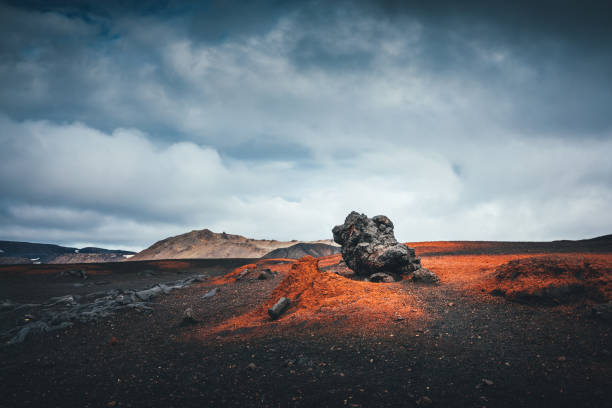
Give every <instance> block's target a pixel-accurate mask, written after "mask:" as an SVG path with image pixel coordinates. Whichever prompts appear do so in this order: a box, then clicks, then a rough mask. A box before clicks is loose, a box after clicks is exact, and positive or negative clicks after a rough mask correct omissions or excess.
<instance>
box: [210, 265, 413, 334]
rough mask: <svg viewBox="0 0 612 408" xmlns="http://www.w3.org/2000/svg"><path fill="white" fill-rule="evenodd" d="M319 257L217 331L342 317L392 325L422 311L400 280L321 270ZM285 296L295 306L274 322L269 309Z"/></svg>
mask: <svg viewBox="0 0 612 408" xmlns="http://www.w3.org/2000/svg"><path fill="white" fill-rule="evenodd" d="M319 261H320V260H319V259H315V258H312V257H310V256H306V257H304V258H302V259H300V260H299V261H298V262H297V263H296V264H294V265H293V266H292V267H291V270H290V271H289V273H288V274H287V276H286V277H285V278H284V279H283V281H281V283H280V284H279V285H278V286H277V287H276V289H275V290H274V292H273V293H272V295H271V296H270V299H269V300H268V301H267V302H266V303H264V304H263V305H261V306H260V307H258V308H257V309H256V310H254V311H252V312H250V313H246V314H244V315H241V316H237V317H235V318H232V319H230V320H228V321H226V322H224V323H222V324H220V325H219V326H217V327H215V328H214V329H213V330H212V333H218V332H221V331H226V330H230V331H234V330H237V329H243V328H261V329H262V330H264V331H265V330H266V329H267V328H270V327H274V326H278V325H281V326H282V325H295V324H298V325H299V324H305V325H313V324H326V323H332V322H333V323H334V324H337V323H338V322H339V321H343V322H344V324H345V327H346V328H350V329H355V328H358V329H359V330H365V329H374V328H376V327H378V326H381V325H388V324H389V323H390V322H391V321H392V320H393V319H396V318H415V317H418V316H421V315H422V313H423V311H422V309H421V308H420V307H419V306H418V304H417V302H416V300H415V299H414V298H413V297H411V296H409V295H408V294H407V293H405V292H404V291H403V290H402V286H401V284H400V283H395V284H377V283H370V282H361V281H354V280H350V279H346V278H343V277H341V276H338V275H336V274H333V273H325V272H321V270H320V269H319V268H318V266H317V264H318V262H319ZM281 297H286V298H288V299H290V301H291V305H290V306H289V308H288V309H287V311H286V312H285V313H284V314H283V315H282V316H281V317H280V318H279V319H278V320H276V321H275V322H271V320H270V317H269V316H268V308H270V307H272V306H273V305H274V304H275V303H276V302H277V301H278V299H279V298H281ZM335 327H336V328H338V326H337V325H336V326H335Z"/></svg>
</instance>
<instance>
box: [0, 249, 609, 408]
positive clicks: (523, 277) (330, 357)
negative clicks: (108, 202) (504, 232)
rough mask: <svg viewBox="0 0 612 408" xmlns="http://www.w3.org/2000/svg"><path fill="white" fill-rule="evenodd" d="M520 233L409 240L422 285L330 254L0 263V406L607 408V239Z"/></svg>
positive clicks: (338, 255)
mask: <svg viewBox="0 0 612 408" xmlns="http://www.w3.org/2000/svg"><path fill="white" fill-rule="evenodd" d="M538 245H540V244H538ZM538 245H533V246H530V245H529V244H528V243H517V245H516V246H512V245H510V244H508V243H495V242H489V243H478V244H476V245H475V244H474V243H460V242H428V243H411V244H409V246H410V247H412V248H414V249H415V253H416V254H415V255H416V256H418V257H420V259H421V264H422V266H423V267H424V268H427V269H428V270H430V271H431V272H433V273H435V274H436V275H437V276H438V277H439V279H440V282H439V284H437V285H431V284H422V283H419V282H412V281H410V280H409V279H404V280H400V281H395V282H391V283H374V282H367V281H364V280H358V279H351V278H350V277H349V278H347V277H345V276H344V274H350V272H352V273H354V271H351V270H350V268H349V267H348V266H347V264H346V263H345V262H343V260H342V255H341V254H335V255H330V256H325V257H320V258H311V257H306V258H303V259H301V260H297V261H296V260H290V259H240V260H234V259H224V260H212V259H210V260H167V261H139V262H121V263H106V264H82V265H13V266H0V299H3V300H2V301H1V302H0V305H1V307H0V332H2V333H3V334H2V339H0V340H2V342H3V343H4V346H2V347H0V359H1V360H2V361H3V364H2V366H1V367H0V393H1V395H3V398H2V400H0V407H4V406H6V407H38V406H51V407H53V406H58V407H65V406H91V407H94V406H104V407H157V406H159V407H169V406H175V407H176V406H182V407H191V406H194V407H195V406H202V405H207V406H236V407H245V406H246V407H251V406H252V407H278V406H292V407H293V406H295V407H309V406H317V405H319V406H347V407H354V408H355V407H369V406H389V407H394V406H408V407H423V406H442V407H466V406H467V407H482V406H487V407H539V406H560V407H575V406H580V407H602V406H608V405H609V401H610V397H611V394H610V389H612V388H611V387H612V346H611V344H612V341H611V340H610V339H611V338H612V337H611V336H612V320H611V319H610V312H609V309H610V304H611V303H610V302H611V300H612V299H611V298H610V276H611V275H612V245H609V244H608V245H594V246H593V247H588V246H585V245H584V244H583V243H577V244H576V245H575V246H574V247H573V248H572V246H571V245H570V244H568V243H566V242H565V243H563V242H559V243H547V246H546V248H547V250H546V251H543V250H542V246H538ZM342 271H344V272H343V273H340V272H342ZM84 276H87V278H84ZM576 283H582V284H583V285H584V287H585V290H584V291H578V292H575V293H573V295H572V296H569V297H560V298H556V297H555V292H554V291H553V292H547V291H544V292H542V293H541V294H538V295H537V296H536V297H537V298H538V299H540V298H547V296H549V294H550V293H552V295H553V296H552V297H550V298H548V300H549V301H544V302H542V301H536V302H532V301H528V302H524V301H520V299H519V301H517V300H516V299H514V298H512V296H508V297H505V296H503V295H502V296H499V295H498V294H496V293H492V292H493V291H494V290H495V289H503V290H506V291H507V292H506V293H508V290H509V288H511V287H515V288H517V290H522V289H524V288H526V287H529V288H534V290H535V291H536V292H537V290H538V288H547V287H549V285H551V284H554V285H556V286H555V287H557V286H559V287H560V286H563V285H572V284H576ZM164 289H166V290H164ZM593 290H596V292H594V291H593ZM70 296H71V297H70ZM280 298H286V299H288V301H289V303H288V305H287V306H286V307H285V308H284V309H283V310H282V313H281V314H280V315H279V316H278V317H277V318H275V319H272V318H271V316H270V314H269V313H268V309H270V308H272V307H273V306H274V305H275V304H276V303H278V300H279V299H280ZM128 305H134V306H128ZM100 312H104V313H100ZM58 315H59V318H58V317H57V316H58ZM90 317H91V318H90ZM54 318H56V319H57V321H56V322H54V321H53V319H54ZM63 318H66V319H64V320H63V321H62V320H61V319H63ZM62 322H64V324H62ZM56 323H57V324H56ZM69 323H71V324H69ZM27 327H30V330H28V331H27V334H26V335H25V336H24V338H23V341H22V342H19V341H12V342H11V340H12V339H15V336H19V335H20V334H21V333H23V332H22V330H23V329H24V328H27ZM15 340H19V337H17V339H15ZM9 343H10V344H9Z"/></svg>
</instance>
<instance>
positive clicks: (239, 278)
mask: <svg viewBox="0 0 612 408" xmlns="http://www.w3.org/2000/svg"><path fill="white" fill-rule="evenodd" d="M249 272H251V270H250V269H248V268H247V269H245V270H244V271H242V272H240V273H239V274H238V276H236V280H237V281H239V280H242V279H244V278H245V277H246V276H247V275H248V274H249Z"/></svg>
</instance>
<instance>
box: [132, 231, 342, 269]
mask: <svg viewBox="0 0 612 408" xmlns="http://www.w3.org/2000/svg"><path fill="white" fill-rule="evenodd" d="M298 243H300V241H295V240H294V241H276V240H267V239H251V238H246V237H243V236H242V235H233V234H226V233H225V232H222V233H216V232H212V231H211V230H209V229H203V230H196V231H191V232H188V233H185V234H181V235H177V236H175V237H170V238H166V239H163V240H161V241H158V242H156V243H155V244H153V245H151V246H150V247H149V248H147V249H145V250H144V251H142V252H139V253H138V254H136V255H134V256H133V257H132V258H130V260H131V261H132V260H133V261H138V260H150V259H188V258H192V259H193V258H260V257H262V256H263V255H266V254H267V253H268V252H270V251H273V250H275V249H278V248H286V247H290V246H292V245H295V244H298ZM309 243H321V244H328V245H329V244H331V243H332V240H321V241H313V242H309Z"/></svg>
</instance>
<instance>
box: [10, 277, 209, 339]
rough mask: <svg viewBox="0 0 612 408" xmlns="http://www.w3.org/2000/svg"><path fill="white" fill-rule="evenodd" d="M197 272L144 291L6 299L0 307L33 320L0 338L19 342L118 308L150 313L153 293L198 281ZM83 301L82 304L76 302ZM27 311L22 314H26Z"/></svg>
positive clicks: (103, 316) (109, 313)
mask: <svg viewBox="0 0 612 408" xmlns="http://www.w3.org/2000/svg"><path fill="white" fill-rule="evenodd" d="M201 281H202V279H201V275H197V276H193V277H189V278H186V279H183V280H179V281H175V282H167V283H165V284H158V285H155V286H154V287H152V288H149V289H145V290H139V291H134V290H119V289H111V290H108V291H99V292H94V293H90V294H88V295H87V296H85V297H81V296H78V295H65V296H59V297H53V298H51V299H49V300H48V301H47V302H45V303H44V304H42V305H40V304H16V303H13V302H10V301H8V300H7V301H3V302H2V303H1V305H2V309H5V308H6V309H8V308H9V307H10V308H13V310H19V309H25V310H27V311H28V312H30V313H35V314H36V316H37V319H38V320H37V321H31V319H28V320H25V322H26V324H25V325H20V326H17V327H13V328H11V329H8V330H5V331H3V332H0V338H8V339H9V340H8V341H7V342H6V344H8V345H10V344H17V343H21V342H23V341H24V340H25V339H26V337H27V336H29V335H30V334H32V333H44V332H50V331H55V330H61V329H65V328H68V327H71V326H72V325H73V324H74V322H82V323H86V322H91V321H96V320H99V319H101V318H105V317H108V316H110V315H112V314H113V313H115V312H117V311H118V310H122V309H132V310H136V311H138V312H146V313H150V312H152V311H153V309H152V308H151V307H149V306H147V304H146V302H147V301H149V300H151V299H152V298H153V297H154V296H157V295H160V294H162V293H169V292H170V291H171V290H174V289H180V288H184V287H187V286H189V285H191V284H192V283H194V282H201ZM80 301H83V303H79V302H80ZM27 315H29V314H26V316H27Z"/></svg>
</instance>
